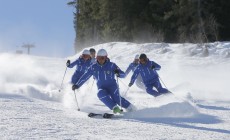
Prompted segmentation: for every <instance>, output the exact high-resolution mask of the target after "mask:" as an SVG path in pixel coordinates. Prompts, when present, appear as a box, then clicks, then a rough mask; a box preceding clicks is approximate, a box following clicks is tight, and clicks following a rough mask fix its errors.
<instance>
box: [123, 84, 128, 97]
mask: <svg viewBox="0 0 230 140" xmlns="http://www.w3.org/2000/svg"><path fill="white" fill-rule="evenodd" d="M128 91H129V86H128V88H127V90H126V91H125V93H124V96H126V94H127V93H128Z"/></svg>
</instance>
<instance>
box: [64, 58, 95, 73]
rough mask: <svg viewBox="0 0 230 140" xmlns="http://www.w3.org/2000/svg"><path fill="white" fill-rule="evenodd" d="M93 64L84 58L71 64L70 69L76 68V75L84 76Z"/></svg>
mask: <svg viewBox="0 0 230 140" xmlns="http://www.w3.org/2000/svg"><path fill="white" fill-rule="evenodd" d="M91 64H92V63H91V59H88V60H86V61H85V60H84V59H83V58H81V57H79V58H78V59H77V60H75V61H74V62H72V63H70V65H69V66H68V68H73V67H74V66H76V71H75V73H77V74H80V75H82V74H84V73H85V72H86V70H87V69H88V68H89V66H90V65H91Z"/></svg>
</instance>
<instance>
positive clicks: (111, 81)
mask: <svg viewBox="0 0 230 140" xmlns="http://www.w3.org/2000/svg"><path fill="white" fill-rule="evenodd" d="M116 69H118V71H119V75H120V76H119V77H120V78H124V77H125V73H124V72H123V71H122V70H120V68H119V67H118V66H117V65H116V64H115V63H113V62H110V60H109V59H107V60H106V62H105V63H104V64H103V65H100V64H99V63H98V62H97V63H96V64H93V65H91V66H90V67H89V69H88V70H87V71H86V73H84V75H83V76H82V77H81V78H80V80H79V81H78V82H77V84H76V85H77V86H79V87H80V86H82V85H83V84H84V83H85V82H86V81H87V80H88V79H89V78H90V77H91V76H92V75H93V76H94V78H95V79H96V81H97V87H98V89H99V88H103V87H110V86H114V85H116V80H115V73H114V71H115V70H116Z"/></svg>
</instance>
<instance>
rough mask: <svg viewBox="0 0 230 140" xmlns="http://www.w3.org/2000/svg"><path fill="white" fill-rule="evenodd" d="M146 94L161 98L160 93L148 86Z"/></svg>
mask: <svg viewBox="0 0 230 140" xmlns="http://www.w3.org/2000/svg"><path fill="white" fill-rule="evenodd" d="M146 92H147V93H148V94H150V95H153V96H154V97H156V96H159V95H160V93H159V92H157V91H156V90H154V89H153V86H147V87H146Z"/></svg>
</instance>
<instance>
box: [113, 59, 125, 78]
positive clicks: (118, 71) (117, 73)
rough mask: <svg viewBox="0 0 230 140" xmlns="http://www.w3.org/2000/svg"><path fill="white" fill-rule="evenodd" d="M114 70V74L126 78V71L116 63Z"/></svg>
mask: <svg viewBox="0 0 230 140" xmlns="http://www.w3.org/2000/svg"><path fill="white" fill-rule="evenodd" d="M112 68H113V69H114V74H115V75H116V76H118V77H120V78H124V77H125V73H124V71H122V70H121V69H120V68H119V67H118V66H117V65H116V64H115V63H113V65H112Z"/></svg>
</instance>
